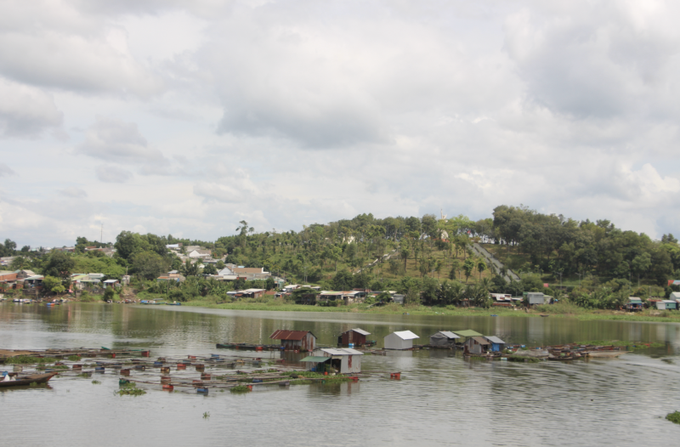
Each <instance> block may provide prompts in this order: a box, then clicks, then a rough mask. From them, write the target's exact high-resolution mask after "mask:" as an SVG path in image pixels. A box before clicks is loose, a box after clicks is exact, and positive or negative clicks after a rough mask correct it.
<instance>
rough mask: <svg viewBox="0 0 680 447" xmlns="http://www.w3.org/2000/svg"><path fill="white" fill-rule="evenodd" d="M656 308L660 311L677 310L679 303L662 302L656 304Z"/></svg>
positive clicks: (671, 301)
mask: <svg viewBox="0 0 680 447" xmlns="http://www.w3.org/2000/svg"><path fill="white" fill-rule="evenodd" d="M656 308H657V309H659V310H676V309H677V308H678V303H677V301H674V300H660V301H657V302H656Z"/></svg>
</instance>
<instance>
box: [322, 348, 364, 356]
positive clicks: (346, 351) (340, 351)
mask: <svg viewBox="0 0 680 447" xmlns="http://www.w3.org/2000/svg"><path fill="white" fill-rule="evenodd" d="M321 351H323V352H325V353H326V354H330V355H364V353H363V352H361V351H357V350H356V349H352V348H322V349H321Z"/></svg>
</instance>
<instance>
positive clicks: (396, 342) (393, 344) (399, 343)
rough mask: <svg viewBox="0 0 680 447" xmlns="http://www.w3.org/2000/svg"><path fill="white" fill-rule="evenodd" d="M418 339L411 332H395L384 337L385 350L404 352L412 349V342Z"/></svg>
mask: <svg viewBox="0 0 680 447" xmlns="http://www.w3.org/2000/svg"><path fill="white" fill-rule="evenodd" d="M416 338H420V337H418V336H417V335H416V334H414V333H413V332H411V331H396V332H392V333H391V334H390V335H387V336H385V339H384V340H385V349H397V350H406V349H411V348H413V340H414V339H416Z"/></svg>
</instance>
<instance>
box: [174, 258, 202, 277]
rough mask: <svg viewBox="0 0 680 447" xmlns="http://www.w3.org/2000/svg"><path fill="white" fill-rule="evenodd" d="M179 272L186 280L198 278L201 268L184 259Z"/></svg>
mask: <svg viewBox="0 0 680 447" xmlns="http://www.w3.org/2000/svg"><path fill="white" fill-rule="evenodd" d="M179 271H180V272H181V273H182V275H184V276H186V277H187V278H188V277H190V276H198V275H199V274H200V273H201V266H200V264H199V263H198V262H191V259H186V260H185V261H184V265H182V267H181V268H180V269H179Z"/></svg>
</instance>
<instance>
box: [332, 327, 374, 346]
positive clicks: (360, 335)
mask: <svg viewBox="0 0 680 447" xmlns="http://www.w3.org/2000/svg"><path fill="white" fill-rule="evenodd" d="M368 335H371V333H370V332H368V331H365V330H363V329H359V328H355V329H350V330H349V331H345V332H343V333H342V334H340V335H339V336H338V346H348V347H350V348H354V347H361V346H364V345H365V344H366V336H368Z"/></svg>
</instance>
